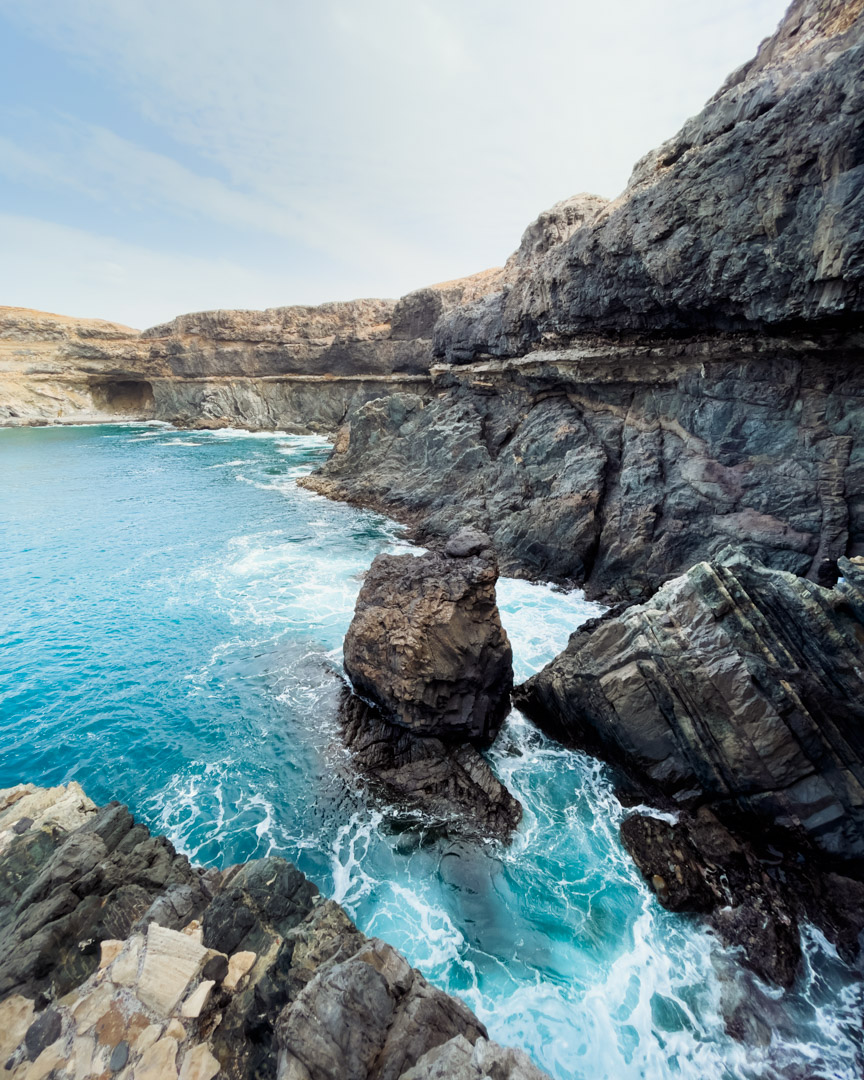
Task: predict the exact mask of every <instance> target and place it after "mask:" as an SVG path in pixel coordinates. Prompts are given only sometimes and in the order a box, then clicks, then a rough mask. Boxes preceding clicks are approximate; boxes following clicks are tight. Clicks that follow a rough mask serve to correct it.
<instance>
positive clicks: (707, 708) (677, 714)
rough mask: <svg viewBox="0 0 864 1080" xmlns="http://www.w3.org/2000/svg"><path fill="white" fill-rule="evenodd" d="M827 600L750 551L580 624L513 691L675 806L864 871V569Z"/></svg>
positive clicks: (860, 564)
mask: <svg viewBox="0 0 864 1080" xmlns="http://www.w3.org/2000/svg"><path fill="white" fill-rule="evenodd" d="M840 566H841V570H842V572H843V573H844V575H845V580H844V581H842V582H841V583H840V584H838V585H837V587H836V588H835V589H833V590H828V589H823V588H821V587H820V586H818V585H815V584H813V583H812V582H808V581H804V580H802V579H801V578H797V577H794V576H793V575H791V574H787V573H783V572H781V571H775V570H768V569H766V568H765V567H763V566H761V565H759V564H757V563H754V562H753V561H751V560H750V559H748V558H747V557H746V556H743V555H741V554H737V555H736V554H730V555H729V557H728V558H727V559H726V560H725V561H724V562H720V563H700V564H698V565H697V566H695V567H693V568H692V569H691V570H690V571H689V572H688V573H687V574H685V575H684V576H683V577H680V578H677V579H675V580H674V581H672V582H670V583H669V584H667V585H665V586H664V587H663V588H662V589H660V590H659V591H658V592H657V594H656V595H655V596H654V597H652V599H651V600H650V601H648V602H647V603H645V604H642V605H639V606H634V607H630V608H627V609H626V610H625V611H624V612H623V613H621V614H620V615H618V616H617V617H612V618H607V619H605V620H601V621H600V623H599V625H594V626H591V625H590V624H589V626H588V628H587V629H586V628H583V629H581V630H579V631H577V632H576V633H575V634H573V635H572V637H571V638H570V642H569V644H568V646H567V648H566V649H565V651H564V652H563V653H561V654H560V655H559V656H557V657H556V658H555V659H554V660H553V661H552V662H551V663H550V664H548V665H547V666H546V667H545V668H544V669H543V670H542V671H541V672H539V673H538V674H537V675H535V676H533V678H531V679H529V680H528V682H527V683H525V684H524V685H523V686H521V687H519V688H518V689H517V691H516V694H515V700H516V702H517V704H518V706H519V707H520V708H521V709H522V710H523V711H525V712H527V713H528V715H530V716H531V717H532V718H534V719H535V720H536V721H537V722H538V723H539V724H541V725H542V726H543V727H544V728H545V729H546V730H547V731H549V732H550V733H551V734H553V735H555V736H556V737H558V738H562V739H565V740H566V741H568V742H571V743H575V744H577V745H580V746H584V747H586V748H589V749H591V750H593V751H596V752H597V753H598V754H599V755H600V756H602V757H604V758H606V759H607V760H609V761H612V762H614V763H617V764H620V765H622V766H623V767H624V768H625V769H627V770H629V771H630V772H631V773H633V774H634V775H635V776H636V778H637V779H638V780H639V781H640V782H641V783H643V784H644V785H645V787H646V789H647V790H648V791H649V792H654V793H657V792H660V793H662V794H664V795H666V796H667V797H669V798H671V799H672V801H673V802H675V803H677V804H678V805H682V806H688V805H693V804H699V803H702V804H707V805H710V806H713V807H714V808H715V809H716V810H717V812H718V813H721V814H723V815H725V816H727V817H731V816H733V815H736V814H737V815H741V814H743V815H746V816H747V817H748V818H749V819H751V820H752V819H754V818H755V819H757V820H758V819H761V820H762V821H763V822H764V823H765V824H766V825H768V826H769V827H770V826H779V827H780V828H785V829H788V830H790V831H794V832H799V833H803V835H804V836H805V837H806V839H807V840H808V841H809V842H811V843H812V844H813V845H814V846H815V847H816V848H818V849H820V850H821V851H823V852H824V853H826V854H827V855H829V856H832V857H835V858H837V859H846V860H850V861H853V862H858V863H859V864H862V861H864V724H862V720H864V655H862V642H864V592H862V588H864V561H862V560H860V559H855V560H852V561H850V560H846V559H841V561H840Z"/></svg>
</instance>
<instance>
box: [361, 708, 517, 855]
mask: <svg viewBox="0 0 864 1080" xmlns="http://www.w3.org/2000/svg"><path fill="white" fill-rule="evenodd" d="M340 713H341V726H342V734H343V738H344V740H345V745H346V746H347V747H348V748H349V750H350V751H351V756H352V762H353V765H354V767H355V768H356V769H358V770H359V771H360V773H361V775H362V776H363V777H364V778H365V779H366V780H367V782H368V783H369V784H370V785H371V786H372V789H373V792H375V793H380V795H381V796H382V798H383V801H384V803H385V805H386V806H387V807H388V808H389V809H390V813H391V816H393V815H394V814H395V815H396V816H397V818H399V819H400V820H401V822H402V823H405V824H410V823H411V822H412V821H416V820H417V816H418V815H419V817H420V821H421V823H422V825H423V827H424V828H426V829H430V828H431V829H433V830H436V831H442V832H446V833H449V834H459V835H461V836H466V837H473V838H483V837H498V838H500V839H505V840H506V839H508V838H509V836H510V835H511V833H512V832H513V830H514V829H515V828H516V826H517V825H518V824H519V821H520V820H521V817H522V808H521V806H520V804H519V802H518V801H517V800H516V799H515V798H514V797H513V796H512V795H511V794H510V792H509V791H508V790H507V788H506V787H504V785H503V784H502V783H501V781H500V780H499V779H498V777H497V776H496V775H495V774H494V773H493V772H492V770H491V769H490V768H489V765H488V764H487V762H486V760H485V759H484V758H483V757H482V756H481V755H480V753H479V751H478V750H477V748H476V747H475V746H474V745H472V744H471V743H469V742H455V743H454V742H444V741H443V740H441V739H438V738H435V737H434V736H428V735H414V734H413V733H412V732H410V731H406V730H405V729H404V728H403V727H400V726H398V725H396V724H391V723H388V722H387V721H386V720H385V719H384V718H383V716H382V715H381V713H380V711H379V710H378V709H376V708H375V706H372V705H369V704H368V703H367V702H366V701H364V700H363V699H362V698H359V697H357V696H356V695H353V694H349V693H348V692H347V691H346V693H345V696H344V697H343V700H342V704H341V709H340Z"/></svg>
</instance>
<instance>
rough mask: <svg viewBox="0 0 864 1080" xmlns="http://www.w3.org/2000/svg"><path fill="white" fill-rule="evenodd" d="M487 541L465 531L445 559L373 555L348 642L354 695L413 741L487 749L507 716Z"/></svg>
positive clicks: (505, 664) (508, 664)
mask: <svg viewBox="0 0 864 1080" xmlns="http://www.w3.org/2000/svg"><path fill="white" fill-rule="evenodd" d="M497 580H498V565H497V562H496V559H495V554H494V550H493V549H492V542H491V540H490V539H489V538H488V537H487V536H485V535H484V534H483V533H480V532H478V531H477V530H471V529H464V530H461V531H460V532H458V533H457V534H456V535H455V536H453V537H451V539H450V540H449V542H448V544H447V546H446V547H445V549H444V553H443V554H438V553H429V554H426V555H421V556H415V555H379V556H378V557H377V558H376V559H375V561H374V562H373V563H372V566H371V567H370V568H369V571H368V573H367V574H366V579H365V581H364V582H363V588H362V589H361V590H360V595H359V596H358V598H357V606H356V608H355V611H354V619H353V620H352V622H351V625H350V627H349V628H348V633H347V635H346V636H345V646H344V656H345V671H346V673H347V674H348V677H349V678H350V680H351V683H352V685H353V687H354V690H355V691H356V692H357V693H358V694H360V695H361V696H363V697H365V698H368V699H369V700H370V701H371V702H373V703H374V704H375V705H377V706H378V708H379V709H380V710H381V712H382V714H383V716H384V718H385V719H386V720H387V721H388V722H390V723H393V724H396V725H397V726H399V727H403V728H406V729H407V730H409V731H412V732H414V733H415V734H418V735H424V736H435V737H440V738H443V739H449V740H453V739H470V740H473V741H476V742H478V743H489V742H491V741H492V739H494V738H495V736H496V735H497V733H498V729H499V728H500V727H501V724H502V723H503V721H504V718H505V717H506V716H507V713H508V712H509V711H510V690H511V688H512V686H513V653H512V650H511V648H510V642H509V641H508V640H507V634H506V632H505V631H504V628H503V626H502V625H501V618H500V616H499V614H498V606H497V604H496V601H495V582H496V581H497Z"/></svg>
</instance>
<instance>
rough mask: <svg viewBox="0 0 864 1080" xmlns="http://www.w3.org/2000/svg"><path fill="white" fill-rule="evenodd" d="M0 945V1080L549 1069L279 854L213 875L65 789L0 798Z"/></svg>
mask: <svg viewBox="0 0 864 1080" xmlns="http://www.w3.org/2000/svg"><path fill="white" fill-rule="evenodd" d="M0 946H2V948H0V1059H2V1061H3V1063H4V1067H5V1071H6V1073H7V1075H8V1076H9V1077H10V1080H34V1078H43V1077H47V1076H49V1075H50V1076H52V1077H55V1078H57V1080H77V1078H80V1077H89V1076H110V1075H112V1074H115V1075H118V1076H120V1077H128V1076H130V1075H133V1074H134V1076H136V1077H138V1078H139V1080H140V1078H142V1077H149V1078H156V1077H158V1078H159V1080H213V1077H216V1076H219V1077H220V1080H223V1078H224V1080H252V1078H253V1077H254V1078H256V1080H275V1078H276V1077H283V1078H284V1077H298V1078H299V1077H315V1078H316V1080H344V1078H345V1077H352V1078H354V1080H399V1078H404V1080H435V1078H436V1077H440V1076H442V1075H447V1076H456V1075H458V1076H460V1077H465V1078H466V1080H493V1078H494V1080H544V1077H545V1076H546V1074H545V1073H542V1072H541V1071H540V1070H539V1069H538V1068H536V1067H535V1066H534V1065H533V1064H532V1063H531V1061H530V1060H529V1058H528V1057H527V1055H526V1054H524V1053H523V1052H521V1051H519V1050H512V1049H506V1048H504V1047H501V1046H499V1045H497V1044H496V1043H493V1042H490V1041H489V1039H488V1036H487V1032H486V1029H485V1027H484V1026H483V1024H482V1023H481V1022H480V1021H479V1020H478V1019H477V1017H476V1016H474V1014H473V1013H472V1012H471V1011H470V1009H468V1007H467V1006H466V1005H464V1004H463V1003H462V1002H461V1001H459V1000H458V999H456V998H453V997H450V996H449V995H448V994H445V993H444V992H443V991H441V990H438V989H437V988H436V987H434V986H431V985H430V984H429V983H428V982H427V981H426V980H425V979H424V978H423V976H422V975H421V974H420V972H419V971H416V970H415V969H413V968H411V966H410V965H409V964H408V962H407V961H406V959H405V958H404V957H403V956H402V955H401V954H400V953H398V952H397V951H396V950H395V949H393V948H392V947H391V946H389V945H386V944H385V943H384V942H383V941H380V940H378V939H377V938H368V937H366V935H365V934H362V933H361V932H360V931H359V930H358V929H357V927H356V926H355V925H354V924H353V923H352V922H351V920H350V919H349V918H348V916H347V914H346V913H345V911H344V910H343V909H342V908H341V907H340V906H339V905H338V904H336V903H334V902H333V901H332V900H326V899H324V897H322V896H321V895H320V894H319V892H318V889H317V888H316V887H315V886H314V885H313V884H312V882H311V881H308V880H307V879H306V878H305V877H304V875H303V874H302V873H300V871H299V870H297V869H296V868H295V867H294V866H292V865H291V864H290V863H288V862H286V861H285V860H284V859H282V858H278V857H275V856H272V857H268V858H264V859H257V860H254V861H252V862H249V863H245V864H243V865H240V866H231V867H228V868H227V869H225V870H222V871H218V870H206V871H205V870H203V869H202V868H201V867H196V866H192V865H191V864H190V863H189V860H188V859H187V858H186V857H185V856H182V855H178V854H177V853H176V852H175V851H174V848H173V847H172V846H171V844H170V843H169V842H168V841H167V840H166V839H165V838H164V837H158V836H151V835H150V832H149V830H148V829H147V828H146V827H145V826H143V825H141V824H140V823H137V822H135V820H134V819H133V817H132V815H131V814H130V813H129V811H128V810H127V809H126V807H125V806H121V805H120V804H119V803H109V804H108V805H107V806H103V807H97V806H95V805H94V804H93V803H92V802H91V801H90V799H88V798H87V796H86V795H85V794H84V792H83V791H82V790H81V788H80V787H79V786H78V785H77V784H75V783H71V784H69V785H68V786H66V787H57V788H48V789H46V788H36V787H34V786H33V785H31V784H26V785H24V784H22V785H19V786H18V787H15V788H7V789H4V790H0ZM547 1080H548V1078H547Z"/></svg>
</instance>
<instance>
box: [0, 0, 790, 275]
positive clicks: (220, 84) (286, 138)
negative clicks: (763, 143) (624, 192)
mask: <svg viewBox="0 0 864 1080" xmlns="http://www.w3.org/2000/svg"><path fill="white" fill-rule="evenodd" d="M783 7H784V0H730V2H729V3H727V4H724V5H721V6H718V5H717V4H716V0H655V2H651V3H648V2H646V0H606V3H604V4H603V5H598V4H597V3H596V2H595V0H534V2H533V3H532V4H531V5H528V4H525V3H524V0H412V2H410V3H405V2H404V0H318V2H316V3H315V4H309V3H306V2H305V0H303V2H300V0H280V2H279V3H273V2H272V0H246V3H244V4H243V5H242V6H239V5H237V4H236V3H234V2H233V0H146V2H145V0H40V2H39V3H38V4H33V3H32V2H30V0H0V12H2V13H5V14H6V15H7V17H8V18H10V19H11V20H13V21H14V22H16V23H17V24H19V25H20V26H22V27H24V28H25V29H26V32H27V33H29V34H31V35H33V36H35V37H37V38H38V39H40V40H42V41H45V42H47V43H48V44H49V45H50V47H52V48H54V49H56V50H58V51H61V52H63V53H65V54H67V55H68V56H69V57H71V58H72V59H73V60H74V62H75V63H77V64H79V65H80V66H81V67H82V68H84V69H86V71H87V72H89V73H90V74H91V75H93V74H95V75H96V77H98V78H99V79H100V80H102V81H103V82H104V84H105V86H106V88H107V89H108V90H109V91H110V92H111V93H114V94H116V95H118V96H119V97H120V98H121V99H122V100H123V101H125V102H127V103H130V102H131V103H133V105H134V108H135V109H136V110H137V111H138V113H139V115H140V116H141V117H143V118H145V119H146V121H147V122H148V123H149V124H150V125H152V126H153V129H154V130H157V131H159V132H160V133H161V139H160V144H159V145H158V147H157V146H156V145H154V146H146V145H140V143H141V140H142V138H143V137H144V136H143V135H136V136H135V138H134V139H129V138H127V133H126V132H124V131H122V130H117V131H114V132H109V131H105V129H104V126H103V127H102V128H101V129H99V128H98V125H97V124H94V118H92V117H86V116H85V117H78V118H77V121H76V123H80V125H81V127H80V131H79V135H78V143H77V150H75V151H74V152H73V151H71V150H70V151H69V153H67V154H66V155H65V158H64V162H63V168H62V172H63V175H64V176H65V177H67V178H68V179H67V182H68V183H71V184H74V185H76V186H78V187H79V188H88V189H91V190H98V191H99V192H100V193H101V194H102V196H103V197H104V198H112V197H113V198H115V199H119V200H124V199H125V200H126V201H127V204H129V205H134V206H142V205H146V206H148V207H150V208H151V211H152V212H153V213H158V212H159V208H160V206H162V207H164V208H165V210H166V212H170V213H183V214H186V215H192V216H196V215H197V216H199V217H201V218H204V219H207V220H212V221H213V222H214V223H223V224H230V225H231V227H232V228H235V229H239V230H248V231H249V233H250V235H251V234H258V235H263V234H267V236H269V237H277V238H281V239H283V240H284V241H285V263H286V266H291V267H292V269H293V270H294V271H295V272H297V273H298V274H299V273H300V271H301V267H300V266H299V265H298V260H299V259H302V257H303V254H302V251H300V248H301V247H302V248H305V249H307V250H308V249H309V248H312V249H314V250H317V251H319V252H322V253H324V254H325V255H326V257H327V258H329V259H330V260H331V261H332V274H333V281H334V284H335V282H336V281H337V280H343V279H346V278H347V279H348V280H350V281H351V282H352V283H353V284H354V288H353V289H352V292H354V293H360V294H366V295H368V294H371V293H373V292H374V291H377V290H379V289H381V288H382V287H386V291H387V293H389V294H392V293H394V292H395V293H397V294H398V293H400V292H404V291H407V290H408V289H410V288H413V287H416V286H418V285H420V284H423V283H425V282H428V281H434V280H436V279H440V278H447V277H453V276H458V275H460V274H465V273H470V272H472V271H474V270H478V269H481V268H483V267H485V266H489V265H494V264H496V263H500V262H501V261H503V259H504V258H506V256H507V255H508V254H509V252H510V251H512V250H513V248H514V247H515V246H516V244H517V243H518V239H519V236H520V234H521V231H522V229H523V228H524V226H525V225H526V224H527V223H528V221H530V220H531V219H532V218H533V217H534V216H536V214H537V213H538V212H539V211H540V210H542V209H544V208H545V207H546V206H548V205H550V204H551V203H553V202H555V201H556V200H558V199H560V198H564V197H565V196H567V195H570V194H572V193H574V192H576V191H581V190H589V191H596V192H598V193H599V194H604V195H609V196H612V195H615V194H617V193H618V192H619V191H620V189H621V188H622V187H623V186H624V184H625V182H626V180H627V177H628V176H629V173H630V169H631V167H632V165H633V163H634V162H635V161H636V160H637V159H638V158H639V157H640V156H641V155H642V154H643V153H644V152H645V151H647V150H649V149H650V148H651V147H652V146H655V145H657V144H658V143H659V142H661V141H662V140H663V139H665V138H667V137H669V136H670V135H671V134H673V132H674V131H675V129H676V128H677V127H678V126H679V125H680V124H681V122H682V121H683V120H684V119H685V118H686V117H687V116H688V115H689V114H692V113H693V112H695V111H696V110H697V109H698V108H699V107H701V105H702V103H703V101H704V100H705V99H706V98H707V97H708V96H709V95H710V94H711V93H712V92H713V91H714V90H715V89H716V88H717V86H718V85H719V84H720V83H721V82H722V80H723V79H724V78H725V76H726V75H727V74H728V72H729V71H730V70H732V69H733V68H734V67H736V66H738V65H739V64H740V63H741V62H743V61H744V60H746V59H747V58H748V57H749V56H750V55H752V53H753V52H754V51H755V48H756V45H757V44H758V42H759V40H760V38H761V37H762V36H764V35H765V34H766V33H768V32H770V31H771V30H772V29H773V27H774V25H775V24H776V22H777V20H778V19H779V17H780V15H781V14H782V11H783ZM54 122H55V123H56V120H55V121H54ZM72 126H74V125H72ZM45 130H46V131H48V130H49V128H48V125H47V124H46V128H45ZM48 142H49V141H48V140H47V139H46V145H44V146H43V148H42V152H39V153H36V152H35V151H34V147H33V145H32V144H31V143H30V142H28V143H27V144H26V146H25V145H23V144H22V143H21V142H20V141H18V142H16V144H15V146H16V151H17V153H18V158H17V159H16V161H17V164H16V168H17V169H18V170H19V172H20V170H21V169H26V167H27V161H26V160H25V159H23V158H22V157H21V154H22V153H25V152H26V153H27V154H30V155H31V156H32V160H31V164H32V165H33V167H34V170H35V171H37V172H38V170H39V168H40V167H41V165H40V163H42V164H44V162H45V161H46V160H49V159H50V158H51V155H52V154H54V153H55V149H54V148H53V147H52V146H51V145H49V144H48ZM172 146H173V147H174V148H176V153H175V152H174V150H172V149H171V148H172ZM76 154H77V155H78V159H77V160H76ZM40 182H42V181H40ZM45 216H46V217H52V218H53V217H54V216H55V215H54V214H53V212H52V208H51V203H50V199H46V213H45ZM226 242H227V241H226ZM229 256H230V253H229ZM244 257H245V256H244Z"/></svg>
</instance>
